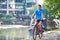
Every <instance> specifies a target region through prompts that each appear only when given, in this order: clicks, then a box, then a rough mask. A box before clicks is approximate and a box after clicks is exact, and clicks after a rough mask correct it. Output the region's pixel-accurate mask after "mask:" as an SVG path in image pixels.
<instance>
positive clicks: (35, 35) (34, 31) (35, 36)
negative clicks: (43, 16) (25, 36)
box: [33, 26, 37, 40]
mask: <svg viewBox="0 0 60 40" xmlns="http://www.w3.org/2000/svg"><path fill="white" fill-rule="evenodd" d="M36 38H37V27H36V26H34V28H33V40H36Z"/></svg>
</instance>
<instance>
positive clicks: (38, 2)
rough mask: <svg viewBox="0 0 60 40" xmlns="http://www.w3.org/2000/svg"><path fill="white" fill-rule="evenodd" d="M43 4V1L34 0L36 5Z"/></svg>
mask: <svg viewBox="0 0 60 40" xmlns="http://www.w3.org/2000/svg"><path fill="white" fill-rule="evenodd" d="M43 3H44V0H36V4H40V5H43Z"/></svg>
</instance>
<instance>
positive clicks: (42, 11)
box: [35, 9, 44, 20]
mask: <svg viewBox="0 0 60 40" xmlns="http://www.w3.org/2000/svg"><path fill="white" fill-rule="evenodd" d="M43 13H44V10H42V9H40V10H36V11H35V15H36V19H37V20H40V19H42V14H43Z"/></svg>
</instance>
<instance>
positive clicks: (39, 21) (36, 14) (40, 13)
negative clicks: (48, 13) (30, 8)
mask: <svg viewBox="0 0 60 40" xmlns="http://www.w3.org/2000/svg"><path fill="white" fill-rule="evenodd" d="M34 17H35V18H36V25H37V26H38V25H39V27H38V28H39V30H42V26H41V25H42V20H43V18H44V10H43V9H41V5H38V9H37V10H35V12H34V14H33V15H32V19H34Z"/></svg>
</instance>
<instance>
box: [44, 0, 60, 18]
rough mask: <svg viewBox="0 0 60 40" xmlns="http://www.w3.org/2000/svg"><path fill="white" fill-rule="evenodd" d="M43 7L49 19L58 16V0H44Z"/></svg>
mask: <svg viewBox="0 0 60 40" xmlns="http://www.w3.org/2000/svg"><path fill="white" fill-rule="evenodd" d="M43 8H44V10H45V17H47V18H49V19H54V18H58V17H59V16H60V0H45V2H44V5H43Z"/></svg>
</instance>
